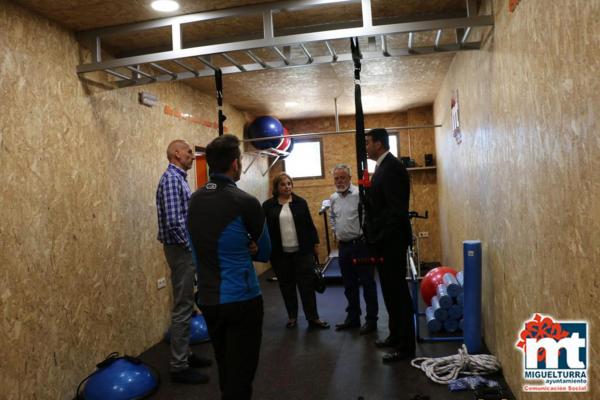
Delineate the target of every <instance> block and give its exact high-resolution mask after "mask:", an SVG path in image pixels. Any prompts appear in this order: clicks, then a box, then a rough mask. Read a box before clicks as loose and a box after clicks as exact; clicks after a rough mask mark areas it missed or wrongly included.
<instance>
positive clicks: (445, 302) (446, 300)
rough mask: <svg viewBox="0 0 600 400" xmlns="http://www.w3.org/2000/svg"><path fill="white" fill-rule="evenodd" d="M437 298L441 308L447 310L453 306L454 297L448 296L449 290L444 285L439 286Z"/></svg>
mask: <svg viewBox="0 0 600 400" xmlns="http://www.w3.org/2000/svg"><path fill="white" fill-rule="evenodd" d="M436 292H437V297H438V300H439V301H440V306H441V307H442V308H445V309H449V308H450V306H451V305H452V297H450V295H449V294H448V288H447V287H446V285H444V284H443V283H441V284H439V285H437V288H436Z"/></svg>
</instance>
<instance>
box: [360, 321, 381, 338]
mask: <svg viewBox="0 0 600 400" xmlns="http://www.w3.org/2000/svg"><path fill="white" fill-rule="evenodd" d="M376 330H377V323H376V322H371V321H367V322H365V323H364V324H363V326H361V327H360V331H359V333H360V334H361V335H367V334H369V333H371V332H375V331H376Z"/></svg>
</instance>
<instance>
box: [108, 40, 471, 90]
mask: <svg viewBox="0 0 600 400" xmlns="http://www.w3.org/2000/svg"><path fill="white" fill-rule="evenodd" d="M478 49H479V43H465V44H463V45H462V46H461V45H460V44H459V43H453V44H448V45H440V47H439V48H435V47H434V46H424V47H415V48H413V50H412V51H411V50H409V49H400V50H390V49H388V50H387V54H388V57H400V56H409V55H415V54H419V55H427V54H434V53H435V54H440V53H446V52H457V51H462V50H478ZM362 56H363V57H362V58H363V60H374V59H381V58H382V52H381V51H373V52H365V51H363V52H362ZM286 60H287V62H288V64H286V62H284V61H269V62H268V63H267V65H268V66H269V68H271V69H284V68H297V67H305V66H306V65H307V64H306V57H302V58H299V59H287V58H286ZM312 60H313V62H312V63H311V64H310V65H317V64H330V63H331V62H332V60H331V55H326V56H319V57H312ZM336 61H337V62H342V61H352V54H351V53H341V54H337V60H336ZM241 66H242V67H243V68H244V69H245V70H246V71H261V70H264V69H265V67H264V66H263V65H262V64H260V63H252V64H243V65H241ZM221 71H222V73H223V75H227V74H235V73H240V72H241V71H240V69H239V68H238V67H235V66H228V67H221ZM175 74H176V78H173V77H172V76H171V75H168V74H165V75H159V76H154V77H153V79H154V81H159V82H166V81H172V80H185V79H192V78H202V77H207V76H213V75H214V72H213V71H212V70H209V69H202V70H198V71H194V72H190V71H186V72H179V73H175ZM152 82H153V80H151V79H148V78H140V79H137V80H135V81H132V80H130V79H128V80H123V81H117V82H116V84H117V86H131V85H143V84H147V83H152Z"/></svg>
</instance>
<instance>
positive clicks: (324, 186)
mask: <svg viewBox="0 0 600 400" xmlns="http://www.w3.org/2000/svg"><path fill="white" fill-rule="evenodd" d="M432 123H433V117H432V109H431V107H421V108H415V109H411V110H409V111H407V112H402V113H395V114H373V115H367V116H365V127H366V128H377V127H398V126H417V125H418V126H422V125H431V124H432ZM283 124H284V125H285V126H286V127H287V128H288V130H289V131H290V133H291V134H294V133H310V132H332V131H335V119H334V117H333V116H332V117H331V118H316V119H306V120H288V121H283ZM354 124H355V121H354V118H353V117H340V130H346V129H354V128H355V125H354ZM399 135H400V136H399V137H400V141H399V145H400V155H401V156H409V153H410V155H412V157H413V158H414V159H415V160H416V161H417V163H419V164H420V165H423V164H424V159H423V156H424V154H426V153H431V154H435V141H434V131H433V129H431V128H427V129H416V130H401V131H399ZM409 135H410V139H409ZM409 140H410V146H409ZM322 146H323V157H324V173H325V177H324V178H323V179H301V180H297V181H295V182H294V191H295V193H297V194H298V195H300V196H302V197H304V198H305V199H306V200H307V201H308V204H309V207H310V210H311V213H312V214H313V220H314V222H315V225H316V226H317V230H318V232H319V237H320V239H321V244H320V246H319V253H320V258H321V260H323V261H324V260H325V257H326V256H327V247H326V238H325V226H324V222H323V216H321V215H318V212H319V209H320V207H321V202H322V201H323V200H325V199H328V198H329V196H331V194H332V193H333V192H334V191H335V186H334V185H333V175H332V170H333V167H334V166H335V165H336V164H339V163H345V164H348V165H350V166H351V167H352V171H353V175H354V176H353V177H352V182H353V183H354V184H355V185H356V184H357V178H356V146H355V139H354V135H353V134H345V135H328V136H322ZM282 168H283V163H281V162H278V164H277V165H276V167H275V168H273V170H272V173H271V175H272V176H273V174H274V173H276V172H278V171H281V170H282ZM410 175H411V180H412V192H411V203H410V208H411V210H417V211H419V213H424V212H425V211H426V210H427V211H429V219H427V220H422V219H421V220H417V221H416V222H415V231H419V232H420V231H427V232H429V237H428V238H425V239H422V240H421V242H420V243H421V244H420V246H421V254H422V261H438V260H440V259H441V248H440V242H439V224H438V217H437V215H438V211H437V210H438V206H437V196H438V195H437V188H436V174H435V170H431V171H415V172H411V173H410ZM329 228H331V227H329ZM329 234H330V239H331V244H332V248H336V245H335V243H334V241H333V235H331V232H329Z"/></svg>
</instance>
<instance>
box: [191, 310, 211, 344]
mask: <svg viewBox="0 0 600 400" xmlns="http://www.w3.org/2000/svg"><path fill="white" fill-rule="evenodd" d="M208 340H210V338H209V337H208V327H207V326H206V321H205V320H204V316H203V315H202V314H196V315H194V316H193V317H192V320H191V321H190V343H191V344H196V343H201V342H206V341H208Z"/></svg>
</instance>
